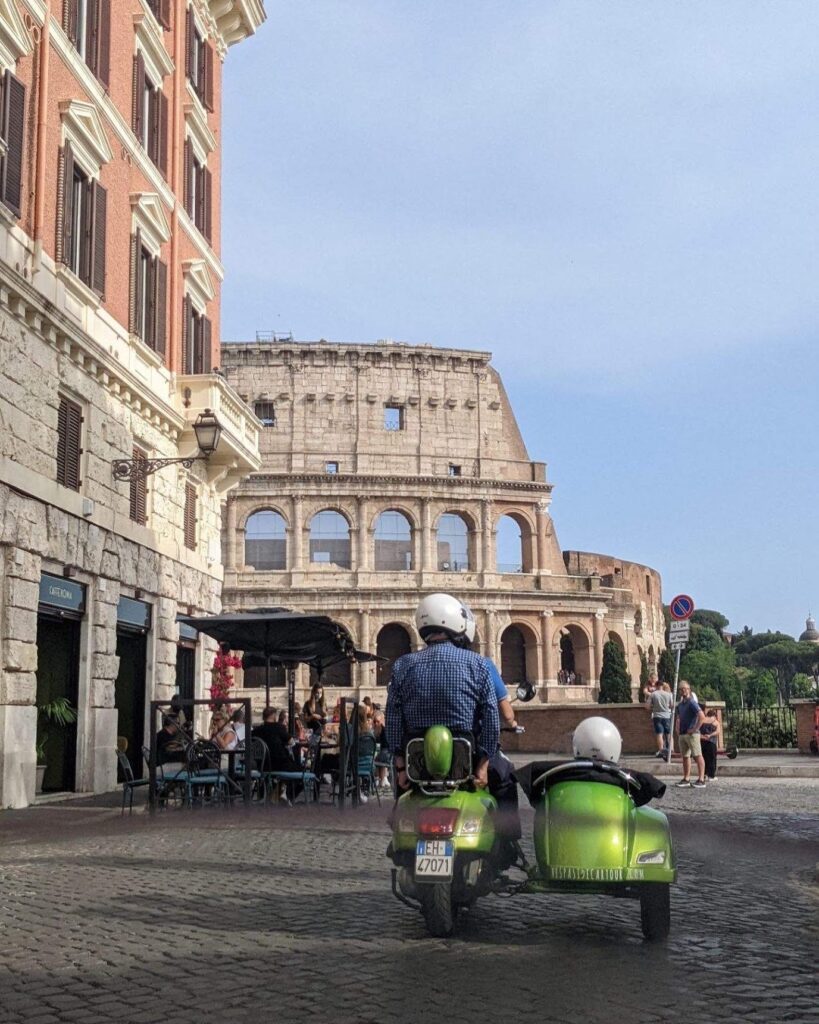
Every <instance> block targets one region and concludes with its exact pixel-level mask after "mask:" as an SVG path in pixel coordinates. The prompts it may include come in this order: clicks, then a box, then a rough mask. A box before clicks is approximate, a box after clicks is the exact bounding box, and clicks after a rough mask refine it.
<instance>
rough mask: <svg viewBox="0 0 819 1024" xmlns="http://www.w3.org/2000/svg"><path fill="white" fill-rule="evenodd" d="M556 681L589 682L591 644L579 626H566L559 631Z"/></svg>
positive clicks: (583, 683) (574, 684)
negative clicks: (558, 659)
mask: <svg viewBox="0 0 819 1024" xmlns="http://www.w3.org/2000/svg"><path fill="white" fill-rule="evenodd" d="M557 681H558V682H559V683H565V684H566V685H567V686H589V685H590V684H591V645H590V644H589V638H588V636H587V635H586V634H585V633H584V632H583V630H582V629H581V628H580V626H575V625H571V626H566V627H565V628H564V629H562V630H561V631H560V671H559V672H558V674H557Z"/></svg>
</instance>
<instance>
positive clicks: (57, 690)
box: [37, 613, 80, 793]
mask: <svg viewBox="0 0 819 1024" xmlns="http://www.w3.org/2000/svg"><path fill="white" fill-rule="evenodd" d="M79 678H80V623H79V622H76V621H74V620H72V619H63V618H55V617H52V616H50V615H44V614H42V613H41V614H40V615H38V617H37V707H38V708H43V707H45V706H46V705H49V704H52V703H53V702H54V701H57V700H60V699H64V700H67V701H68V702H69V704H70V705H71V707H72V708H73V709H74V710H75V711H76V709H77V701H78V698H79ZM41 744H42V746H43V757H42V762H43V763H44V764H45V765H46V769H45V773H44V775H43V792H44V793H59V792H62V791H66V790H74V789H76V786H77V722H76V720H75V721H74V722H71V723H70V724H67V725H58V724H57V723H55V722H53V721H52V722H49V721H48V719H47V718H46V716H44V715H43V714H42V713H40V714H38V716H37V747H38V749H39V748H40V745H41ZM37 760H38V761H39V760H40V758H39V757H38V758H37Z"/></svg>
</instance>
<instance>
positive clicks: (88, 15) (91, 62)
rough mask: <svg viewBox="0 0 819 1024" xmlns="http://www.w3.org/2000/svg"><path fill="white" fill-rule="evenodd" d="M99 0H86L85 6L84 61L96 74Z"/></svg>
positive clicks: (98, 38) (98, 40)
mask: <svg viewBox="0 0 819 1024" xmlns="http://www.w3.org/2000/svg"><path fill="white" fill-rule="evenodd" d="M99 4H100V0H86V8H85V63H86V64H87V65H88V66H89V68H91V70H92V71H93V72H94V74H95V75H96V74H97V68H98V67H99V57H100V55H99V42H100V25H99V16H100V9H99Z"/></svg>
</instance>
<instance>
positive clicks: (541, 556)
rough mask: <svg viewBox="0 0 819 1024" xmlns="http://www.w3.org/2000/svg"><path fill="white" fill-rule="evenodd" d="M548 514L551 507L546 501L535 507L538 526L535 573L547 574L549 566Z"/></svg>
mask: <svg viewBox="0 0 819 1024" xmlns="http://www.w3.org/2000/svg"><path fill="white" fill-rule="evenodd" d="M548 513H549V506H548V504H547V503H546V502H545V501H539V502H538V503H537V504H536V505H535V516H536V524H537V545H536V552H535V559H536V562H535V571H536V572H546V571H547V569H548V566H547V564H546V555H547V552H548V550H549V546H548V540H547V536H546V527H547V525H548Z"/></svg>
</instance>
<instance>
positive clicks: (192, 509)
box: [185, 483, 196, 551]
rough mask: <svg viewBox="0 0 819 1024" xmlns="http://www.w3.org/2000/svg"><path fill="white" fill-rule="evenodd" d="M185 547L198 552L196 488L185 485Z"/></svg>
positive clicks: (189, 484)
mask: <svg viewBox="0 0 819 1024" xmlns="http://www.w3.org/2000/svg"><path fill="white" fill-rule="evenodd" d="M185 547H186V548H190V550H191V551H195V550H196V488H195V487H194V485H193V484H191V483H187V484H185Z"/></svg>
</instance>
